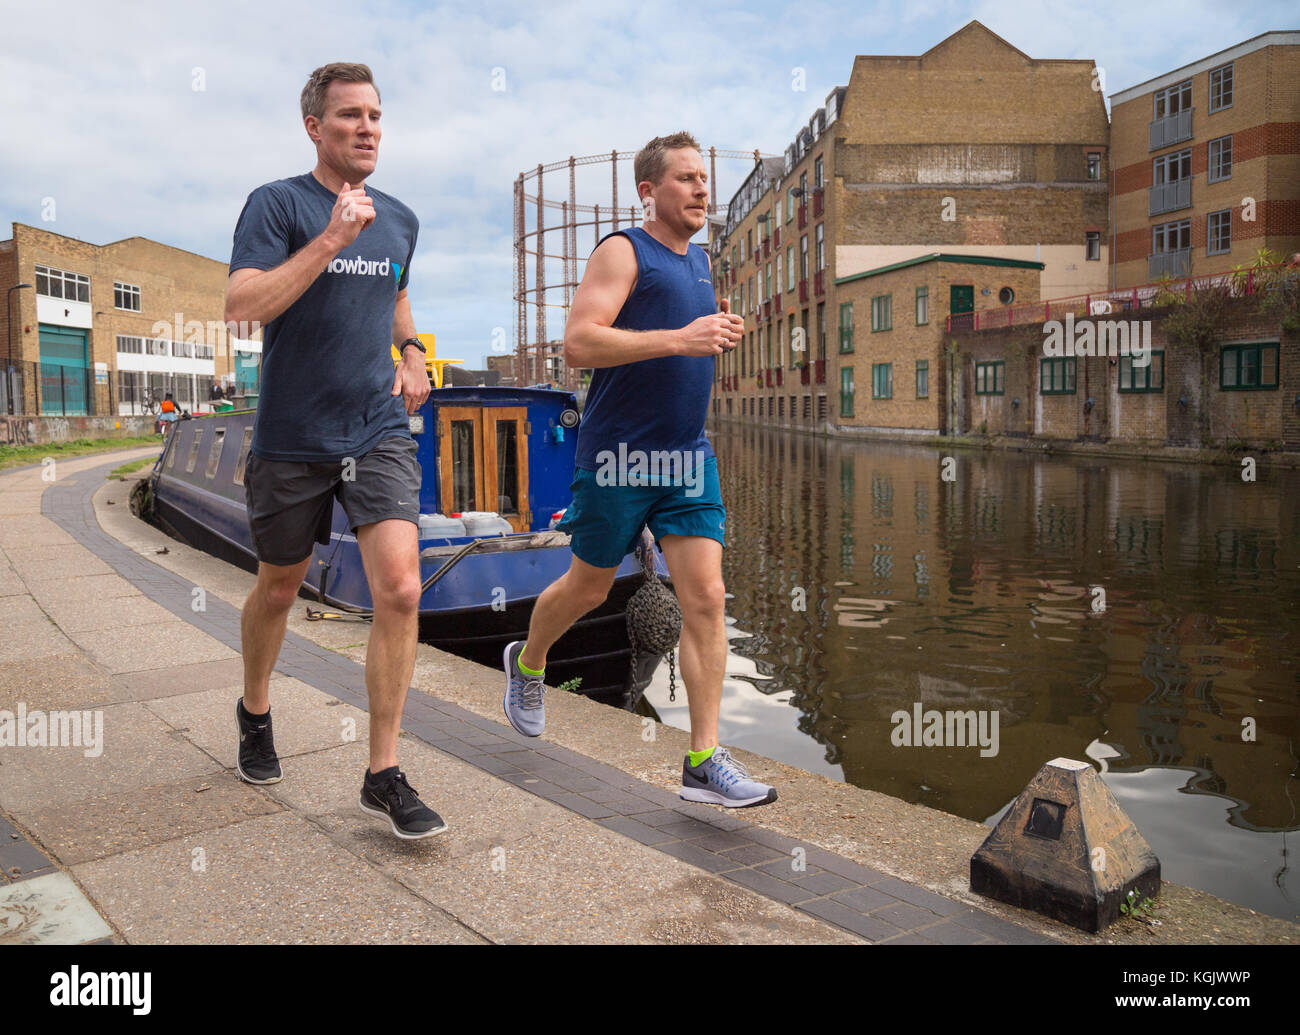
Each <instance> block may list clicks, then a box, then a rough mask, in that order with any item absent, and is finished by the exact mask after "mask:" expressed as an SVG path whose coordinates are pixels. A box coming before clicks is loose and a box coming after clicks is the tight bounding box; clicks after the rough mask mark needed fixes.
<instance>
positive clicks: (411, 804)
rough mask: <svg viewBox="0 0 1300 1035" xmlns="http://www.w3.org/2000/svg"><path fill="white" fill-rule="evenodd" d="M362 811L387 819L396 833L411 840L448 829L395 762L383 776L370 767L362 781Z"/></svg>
mask: <svg viewBox="0 0 1300 1035" xmlns="http://www.w3.org/2000/svg"><path fill="white" fill-rule="evenodd" d="M361 811H362V812H365V813H368V814H369V815H371V816H379V817H381V818H383V819H387V820H388V822H389V824H390V825H391V826H392V828H393V833H394V834H396V835H397V836H398V837H400V838H403V839H404V840H407V841H415V840H418V839H419V838H422V837H431V836H433V835H434V834H441V833H442V832H443V831H444V830H446V829H447V824H446V823H444V822H443V820H442V817H441V816H439V815H438V814H437V813H436V812H434V811H433V809H431V808H429V806H427V805H426V804H424V802H422V801H421V800H420V798H419V796H418V795H417V794H416V793H415V788H413V787H412V786H411V785H410V784H409V783H407V782H406V774H405V773H404V772H402V771H401V770H400V769H398V768H397V767H396V766H394V767H393V768H392V769H385V770H384V771H383V772H382V773H380V774H379V776H373V775H371V772H370V770H369V769H367V770H366V777H365V779H364V780H363V781H362V783H361Z"/></svg>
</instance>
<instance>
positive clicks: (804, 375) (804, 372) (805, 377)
mask: <svg viewBox="0 0 1300 1035" xmlns="http://www.w3.org/2000/svg"><path fill="white" fill-rule="evenodd" d="M811 374H812V371H810V370H809V369H808V367H807V365H804V366H801V367H800V368H799V383H800V384H801V385H806V384H807V383H808V381H809V379H810V375H811Z"/></svg>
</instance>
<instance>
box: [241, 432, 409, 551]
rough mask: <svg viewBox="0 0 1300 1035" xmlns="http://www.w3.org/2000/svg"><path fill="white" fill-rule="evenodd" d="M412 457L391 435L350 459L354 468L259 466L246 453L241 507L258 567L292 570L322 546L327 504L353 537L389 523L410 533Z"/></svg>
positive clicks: (402, 439)
mask: <svg viewBox="0 0 1300 1035" xmlns="http://www.w3.org/2000/svg"><path fill="white" fill-rule="evenodd" d="M415 453H416V447H415V439H413V438H407V437H406V436H398V435H393V436H390V437H389V438H382V439H380V440H379V441H378V442H377V443H375V445H374V447H373V448H372V449H371V450H370V452H368V453H366V454H365V455H364V456H359V457H356V458H355V465H353V464H349V463H347V462H346V461H343V460H325V461H314V462H310V463H303V462H298V461H294V460H264V459H262V458H261V457H259V456H256V455H254V454H252V453H250V454H249V455H248V462H247V465H246V466H245V469H244V500H245V502H246V503H247V505H248V526H249V529H250V531H251V532H252V535H253V549H254V550H255V551H256V553H257V558H258V560H261V561H265V562H266V563H267V564H282V565H289V564H297V563H298V562H299V561H302V560H304V559H305V558H307V557H310V556H311V551H312V544H313V543H324V544H326V545H328V544H329V541H330V526H331V524H332V520H333V514H334V500H335V498H337V499H338V501H339V502H340V503H341V504H342V505H343V512H344V513H345V514H347V516H348V523H349V524H350V525H351V526H352V531H353V532H354V533H355V532H356V530H357V529H358V528H360V527H361V526H362V525H370V524H374V523H375V522H376V521H387V520H389V519H390V518H396V519H398V520H404V521H410V522H411V523H412V524H417V525H418V524H419V522H420V464H419V462H418V461H417V460H416V459H415ZM345 476H347V477H345Z"/></svg>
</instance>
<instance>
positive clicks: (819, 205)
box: [813, 188, 826, 219]
mask: <svg viewBox="0 0 1300 1035" xmlns="http://www.w3.org/2000/svg"><path fill="white" fill-rule="evenodd" d="M825 197H826V190H825V188H818V189H817V190H815V191H813V219H821V217H822V211H823V205H824V199H825Z"/></svg>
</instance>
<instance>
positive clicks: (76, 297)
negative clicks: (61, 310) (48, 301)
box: [36, 265, 90, 303]
mask: <svg viewBox="0 0 1300 1035" xmlns="http://www.w3.org/2000/svg"><path fill="white" fill-rule="evenodd" d="M42 278H44V280H45V285H46V286H45V290H44V291H41V280H42ZM56 280H57V281H58V283H59V290H60V291H61V292H62V294H58V295H55V294H51V293H50V285H51V284H53V283H54V282H55V281H56ZM69 287H71V288H72V291H73V293H72V294H71V295H69V294H68V288H69ZM82 288H85V289H86V291H85V294H86V297H85V298H82V297H81V289H82ZM36 293H37V294H38V295H41V296H43V297H45V298H57V299H59V300H60V301H64V302H87V303H88V302H89V301H90V278H89V277H88V276H86V275H85V274H84V273H69V272H68V271H67V270H61V269H56V268H55V267H53V266H44V265H37V267H36Z"/></svg>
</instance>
